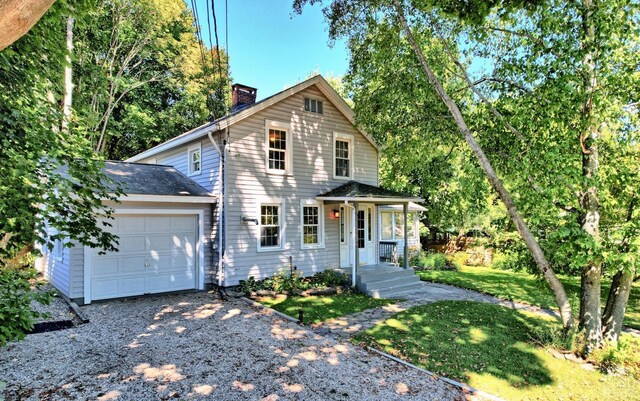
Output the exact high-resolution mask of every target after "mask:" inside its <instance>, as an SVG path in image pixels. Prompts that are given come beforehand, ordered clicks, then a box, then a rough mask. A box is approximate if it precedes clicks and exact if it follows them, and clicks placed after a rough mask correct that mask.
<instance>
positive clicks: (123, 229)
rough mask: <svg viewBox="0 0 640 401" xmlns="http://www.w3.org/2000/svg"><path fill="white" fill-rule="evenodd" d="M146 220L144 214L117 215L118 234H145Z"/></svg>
mask: <svg viewBox="0 0 640 401" xmlns="http://www.w3.org/2000/svg"><path fill="white" fill-rule="evenodd" d="M145 221H146V218H145V217H144V216H117V217H116V222H117V227H118V234H125V233H127V234H143V233H144V232H145Z"/></svg>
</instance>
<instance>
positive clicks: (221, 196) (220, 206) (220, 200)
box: [207, 131, 224, 297]
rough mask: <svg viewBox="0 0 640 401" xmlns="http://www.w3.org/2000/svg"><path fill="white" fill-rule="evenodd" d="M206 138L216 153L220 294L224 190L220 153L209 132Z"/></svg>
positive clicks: (219, 284)
mask: <svg viewBox="0 0 640 401" xmlns="http://www.w3.org/2000/svg"><path fill="white" fill-rule="evenodd" d="M207 136H208V137H209V141H210V142H211V144H212V145H213V147H214V148H215V149H216V151H217V152H218V292H220V290H221V288H222V274H223V271H222V268H223V262H222V257H223V255H224V253H223V250H222V231H223V226H222V217H223V215H224V214H223V213H224V190H223V188H222V163H223V157H222V152H221V151H220V147H219V146H218V144H217V143H216V141H215V140H214V139H213V135H211V131H209V132H207ZM220 296H221V297H222V292H220Z"/></svg>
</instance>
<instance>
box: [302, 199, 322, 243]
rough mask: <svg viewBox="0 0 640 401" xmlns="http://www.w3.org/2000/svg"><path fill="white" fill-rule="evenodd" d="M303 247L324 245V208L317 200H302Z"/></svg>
mask: <svg viewBox="0 0 640 401" xmlns="http://www.w3.org/2000/svg"><path fill="white" fill-rule="evenodd" d="M300 211H301V213H300V217H301V221H300V227H301V230H302V231H301V234H302V235H301V238H300V243H301V248H320V247H322V246H323V245H324V231H323V226H324V208H323V207H322V205H321V204H320V202H318V201H316V200H302V201H300Z"/></svg>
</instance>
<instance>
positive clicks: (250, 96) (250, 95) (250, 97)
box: [231, 84, 258, 112]
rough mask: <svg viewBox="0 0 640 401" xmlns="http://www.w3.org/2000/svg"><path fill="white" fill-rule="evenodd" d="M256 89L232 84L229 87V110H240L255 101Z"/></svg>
mask: <svg viewBox="0 0 640 401" xmlns="http://www.w3.org/2000/svg"><path fill="white" fill-rule="evenodd" d="M257 93H258V90H257V89H256V88H252V87H250V86H246V85H241V84H233V86H232V87H231V112H234V111H238V110H242V109H244V108H245V107H248V106H251V105H252V104H254V103H255V102H256V94H257Z"/></svg>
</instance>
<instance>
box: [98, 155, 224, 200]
mask: <svg viewBox="0 0 640 401" xmlns="http://www.w3.org/2000/svg"><path fill="white" fill-rule="evenodd" d="M102 171H103V172H104V173H105V175H106V176H107V177H109V178H110V179H111V180H112V181H114V183H110V184H108V185H107V187H108V189H109V190H111V191H114V192H115V191H116V185H120V187H121V189H122V190H123V191H124V192H125V194H126V196H130V195H156V196H180V197H192V196H196V197H202V196H204V197H213V196H214V195H212V194H211V193H210V192H208V191H207V190H206V189H205V188H203V187H202V186H200V185H199V184H198V183H196V182H195V181H193V180H192V179H190V178H189V177H187V176H186V175H184V174H182V173H181V172H179V171H178V170H176V169H175V168H173V167H171V166H163V165H159V164H143V163H127V162H118V161H107V162H104V167H103V168H102ZM126 196H125V197H123V198H122V200H126V199H127V198H126Z"/></svg>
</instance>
